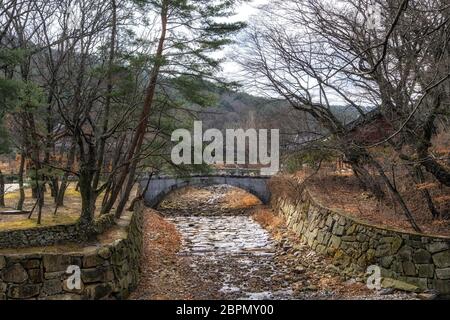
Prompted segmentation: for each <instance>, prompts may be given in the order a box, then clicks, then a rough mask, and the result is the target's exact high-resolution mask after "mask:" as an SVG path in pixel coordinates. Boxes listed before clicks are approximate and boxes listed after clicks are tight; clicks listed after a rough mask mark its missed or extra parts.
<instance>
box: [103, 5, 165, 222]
mask: <svg viewBox="0 0 450 320" xmlns="http://www.w3.org/2000/svg"><path fill="white" fill-rule="evenodd" d="M167 15H168V1H166V0H164V1H162V5H161V34H160V37H159V42H158V48H157V50H156V55H155V64H154V66H153V69H152V71H151V75H150V80H149V84H148V86H147V91H146V96H145V101H144V105H143V108H142V114H141V116H140V118H139V124H138V126H137V129H136V132H135V134H134V136H133V140H132V142H131V145H130V148H129V151H128V156H127V158H126V163H127V165H125V166H124V168H123V170H122V173H121V175H120V178H119V180H118V187H117V188H116V189H115V190H113V192H112V193H111V198H110V201H109V203H108V205H107V206H105V208H104V209H105V210H106V212H109V211H110V210H111V209H112V206H113V204H114V203H115V201H116V199H117V197H118V195H119V193H120V191H122V186H123V184H124V182H125V179H127V177H128V180H127V183H126V186H125V189H124V192H123V193H122V196H121V200H120V205H119V206H118V207H117V209H116V212H115V216H116V217H117V218H120V216H121V214H122V211H123V209H124V208H125V204H126V200H127V199H128V197H129V195H130V192H131V189H132V187H133V182H134V179H135V177H134V175H135V172H136V167H137V164H138V162H139V153H140V152H141V148H142V144H143V142H144V137H145V132H146V129H147V125H148V120H149V117H150V111H151V107H152V104H153V98H154V96H155V91H156V85H157V80H158V76H159V70H160V68H161V64H162V60H163V59H162V58H163V51H164V43H165V40H166V33H167V19H168V18H167Z"/></svg>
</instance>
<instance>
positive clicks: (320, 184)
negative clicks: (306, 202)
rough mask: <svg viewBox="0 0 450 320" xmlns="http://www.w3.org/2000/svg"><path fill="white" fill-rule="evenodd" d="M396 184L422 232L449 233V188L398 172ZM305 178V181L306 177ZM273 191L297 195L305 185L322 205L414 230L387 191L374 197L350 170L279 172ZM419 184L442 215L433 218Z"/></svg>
mask: <svg viewBox="0 0 450 320" xmlns="http://www.w3.org/2000/svg"><path fill="white" fill-rule="evenodd" d="M396 179H397V181H396V182H397V187H398V189H399V191H400V193H401V194H402V196H403V198H404V200H405V202H406V204H407V206H408V208H409V209H410V211H411V213H412V215H413V217H414V219H415V221H416V222H417V224H418V225H419V226H420V228H421V230H422V232H423V233H425V234H430V235H440V236H450V220H449V219H447V218H446V217H445V216H446V215H448V213H449V209H450V201H449V196H450V195H449V188H445V187H443V186H440V185H437V184H427V185H417V184H414V183H412V182H411V181H408V179H407V178H406V177H405V176H398V177H396ZM305 180H306V181H305ZM271 188H272V193H273V194H276V195H277V196H280V195H284V196H288V197H290V198H292V199H299V194H300V193H301V192H303V191H304V188H307V189H308V190H309V192H310V193H311V195H312V196H313V197H314V198H315V199H316V200H318V201H319V202H320V204H322V205H323V206H325V207H327V208H329V209H331V210H336V211H340V212H343V213H345V214H348V215H350V216H353V217H355V218H358V219H361V220H364V221H366V222H368V223H371V224H375V225H380V226H384V227H390V228H394V229H398V230H401V231H406V232H413V229H412V227H411V225H410V223H409V222H408V221H407V220H406V218H405V215H404V213H403V212H402V210H401V208H400V206H399V205H398V204H397V203H396V202H395V201H394V200H393V198H392V197H391V196H390V194H389V192H387V191H386V196H385V198H384V199H382V200H377V199H375V198H374V197H373V196H372V195H371V194H370V193H369V192H367V191H366V190H364V189H363V188H362V187H361V185H360V183H359V181H358V180H357V178H356V177H355V176H354V175H352V174H351V173H350V172H345V173H336V172H323V171H322V172H319V174H316V175H313V176H311V175H308V173H305V172H304V171H301V172H298V173H297V174H295V175H290V176H287V175H286V176H278V177H275V178H273V181H271ZM421 188H427V189H428V190H429V192H430V194H431V195H432V197H433V200H434V203H435V205H436V207H437V209H438V210H439V211H440V212H441V214H442V216H441V218H438V219H433V217H432V216H431V213H430V211H429V210H428V208H427V205H426V202H425V200H424V198H423V196H422V195H421V193H420V191H421Z"/></svg>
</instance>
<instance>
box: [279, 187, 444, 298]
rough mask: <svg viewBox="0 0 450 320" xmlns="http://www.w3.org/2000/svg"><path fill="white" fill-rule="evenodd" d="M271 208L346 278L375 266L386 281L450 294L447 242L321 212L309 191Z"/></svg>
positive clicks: (436, 237) (288, 198) (284, 198)
mask: <svg viewBox="0 0 450 320" xmlns="http://www.w3.org/2000/svg"><path fill="white" fill-rule="evenodd" d="M271 205H272V207H273V208H274V209H275V211H276V212H278V213H279V214H280V215H282V216H284V217H285V218H286V221H287V224H288V227H289V228H290V229H291V230H292V231H294V232H295V233H296V234H297V235H298V236H299V237H301V239H302V241H303V242H305V243H307V244H308V245H309V246H310V247H312V248H313V249H314V250H315V251H317V252H319V253H322V254H326V255H329V256H331V257H332V258H333V262H334V263H335V265H337V266H338V267H339V269H340V270H341V271H342V272H343V273H344V274H348V275H352V276H361V275H362V274H364V273H365V270H366V269H367V267H368V266H370V265H378V266H379V267H381V270H382V276H384V277H389V278H394V279H398V280H401V281H404V282H407V283H411V284H413V285H415V286H417V287H419V288H421V289H435V290H437V291H439V292H440V293H442V294H449V293H450V238H446V237H439V236H434V237H433V236H425V235H420V234H414V233H406V232H401V231H398V230H393V229H387V228H383V227H380V226H375V225H370V224H367V223H366V222H364V221H359V220H358V219H355V218H354V217H350V216H348V215H346V214H345V213H342V212H336V211H331V210H329V209H327V208H325V207H324V206H322V205H321V204H320V203H319V202H318V201H317V200H315V199H314V198H313V197H312V196H311V194H310V193H309V191H307V190H305V191H304V192H303V193H302V194H301V196H299V198H298V199H293V198H292V195H290V196H289V195H284V196H283V195H279V196H276V195H274V196H273V197H272V202H271Z"/></svg>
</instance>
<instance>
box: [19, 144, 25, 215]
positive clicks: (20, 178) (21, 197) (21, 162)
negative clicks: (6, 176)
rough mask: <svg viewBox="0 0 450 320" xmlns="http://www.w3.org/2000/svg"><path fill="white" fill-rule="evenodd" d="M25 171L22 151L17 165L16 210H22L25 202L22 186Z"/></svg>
mask: <svg viewBox="0 0 450 320" xmlns="http://www.w3.org/2000/svg"><path fill="white" fill-rule="evenodd" d="M24 172H25V154H24V153H23V152H22V154H21V155H20V167H19V201H18V202H17V210H20V211H22V210H23V204H24V202H25V189H24V186H23V175H24Z"/></svg>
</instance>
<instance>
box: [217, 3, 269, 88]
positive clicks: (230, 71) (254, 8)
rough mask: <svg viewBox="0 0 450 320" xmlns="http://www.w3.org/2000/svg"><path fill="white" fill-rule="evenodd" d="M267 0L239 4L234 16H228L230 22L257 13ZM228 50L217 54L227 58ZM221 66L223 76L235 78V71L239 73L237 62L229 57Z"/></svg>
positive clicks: (244, 18) (242, 19)
mask: <svg viewBox="0 0 450 320" xmlns="http://www.w3.org/2000/svg"><path fill="white" fill-rule="evenodd" d="M269 2H270V0H252V1H250V2H247V3H244V4H241V5H240V6H239V7H238V8H237V9H236V13H237V14H236V15H235V16H233V17H231V18H229V21H230V22H234V21H243V22H247V21H248V20H249V18H250V17H251V16H253V15H257V14H258V11H259V10H258V7H259V6H261V5H264V4H267V3H269ZM230 50H232V49H231V47H229V48H227V49H225V50H224V51H223V52H221V53H220V54H219V56H223V57H225V58H227V55H228V54H229V52H230ZM222 68H223V75H224V76H225V77H227V78H229V79H230V80H236V77H235V75H236V74H237V73H239V71H240V68H239V65H238V64H236V63H234V62H233V61H231V60H230V59H229V58H227V61H226V62H224V63H223V64H222Z"/></svg>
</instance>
